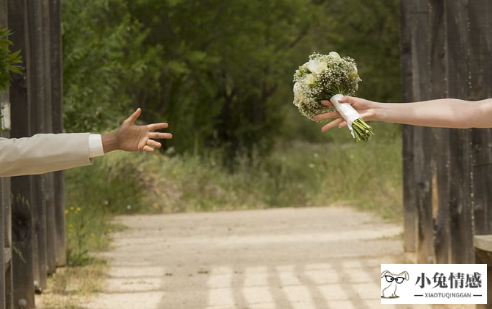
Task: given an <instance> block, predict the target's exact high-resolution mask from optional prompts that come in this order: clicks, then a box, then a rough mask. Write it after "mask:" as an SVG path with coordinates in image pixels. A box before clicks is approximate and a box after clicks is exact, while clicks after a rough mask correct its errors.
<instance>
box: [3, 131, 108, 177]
mask: <svg viewBox="0 0 492 309" xmlns="http://www.w3.org/2000/svg"><path fill="white" fill-rule="evenodd" d="M90 136H91V135H90V134H89V133H72V134H37V135H34V136H33V137H29V138H19V139H6V138H0V177H10V176H21V175H34V174H43V173H48V172H54V171H59V170H64V169H68V168H72V167H78V166H84V165H91V164H92V162H93V159H92V158H93V157H91V155H92V156H94V157H95V156H99V155H100V154H101V152H102V142H99V144H98V143H97V142H96V140H97V137H92V138H90ZM89 139H91V140H94V141H92V143H94V146H93V147H92V150H90V149H91V147H90V146H89V144H90V142H89ZM99 140H100V136H99Z"/></svg>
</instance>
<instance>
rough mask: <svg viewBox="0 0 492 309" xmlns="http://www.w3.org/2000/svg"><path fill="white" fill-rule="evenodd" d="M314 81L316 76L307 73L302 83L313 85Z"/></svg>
mask: <svg viewBox="0 0 492 309" xmlns="http://www.w3.org/2000/svg"><path fill="white" fill-rule="evenodd" d="M315 82H316V78H315V77H314V76H313V74H307V75H306V77H304V83H305V84H306V85H309V86H311V85H314V83H315Z"/></svg>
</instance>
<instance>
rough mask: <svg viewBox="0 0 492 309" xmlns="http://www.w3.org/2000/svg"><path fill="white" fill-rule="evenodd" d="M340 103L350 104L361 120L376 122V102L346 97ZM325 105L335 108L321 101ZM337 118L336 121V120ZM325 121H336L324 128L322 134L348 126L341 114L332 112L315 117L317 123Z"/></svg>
mask: <svg viewBox="0 0 492 309" xmlns="http://www.w3.org/2000/svg"><path fill="white" fill-rule="evenodd" d="M338 102H340V103H350V105H352V107H353V108H355V110H356V111H357V112H358V113H359V114H360V116H361V118H362V119H364V120H376V112H375V109H374V102H371V101H368V100H365V99H361V98H356V97H349V96H345V97H343V98H342V99H341V100H339V101H338ZM321 103H322V104H323V105H326V106H330V107H334V106H333V104H332V103H331V102H330V101H328V100H325V101H321ZM335 118H336V119H335ZM323 119H335V120H333V121H332V122H330V123H328V124H327V125H325V126H323V127H322V128H321V131H322V132H325V131H327V130H329V129H331V128H333V127H335V126H338V127H339V128H343V127H345V126H347V121H345V119H343V118H342V117H341V116H340V113H339V112H330V113H324V114H319V115H316V116H314V120H315V121H320V120H323Z"/></svg>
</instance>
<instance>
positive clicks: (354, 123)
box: [294, 52, 374, 142]
mask: <svg viewBox="0 0 492 309" xmlns="http://www.w3.org/2000/svg"><path fill="white" fill-rule="evenodd" d="M360 81H361V79H360V78H359V74H358V73H357V65H356V64H355V61H354V59H352V58H350V57H343V58H342V57H340V55H339V54H338V53H336V52H331V53H330V54H328V55H322V54H317V53H314V54H312V55H311V56H309V61H308V62H306V63H305V64H303V65H302V66H300V67H299V69H298V70H297V71H296V73H295V74H294V83H295V84H294V105H295V106H297V108H299V112H300V113H301V114H302V115H304V116H306V117H307V118H309V119H311V120H313V117H314V116H315V115H318V114H322V113H327V112H332V111H335V108H336V110H337V111H338V112H339V113H340V115H342V117H343V118H344V119H345V120H346V121H347V125H348V127H349V129H350V132H351V134H352V137H354V138H355V139H356V140H357V141H364V142H367V141H368V139H369V137H370V136H371V135H373V134H374V133H373V132H372V128H371V127H370V126H369V125H368V124H367V123H365V122H364V120H362V118H361V117H360V115H359V113H358V112H357V111H356V110H355V109H354V108H353V107H352V106H351V105H350V104H348V103H339V102H338V100H340V99H341V98H343V96H345V95H354V93H355V92H356V91H357V88H358V83H359V82H360ZM322 100H330V102H331V103H333V105H334V106H335V108H332V107H328V106H325V105H323V104H321V101H322Z"/></svg>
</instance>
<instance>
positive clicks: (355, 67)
mask: <svg viewBox="0 0 492 309" xmlns="http://www.w3.org/2000/svg"><path fill="white" fill-rule="evenodd" d="M353 69H354V70H353V71H352V73H355V74H359V72H358V71H357V66H356V65H354V67H353Z"/></svg>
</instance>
